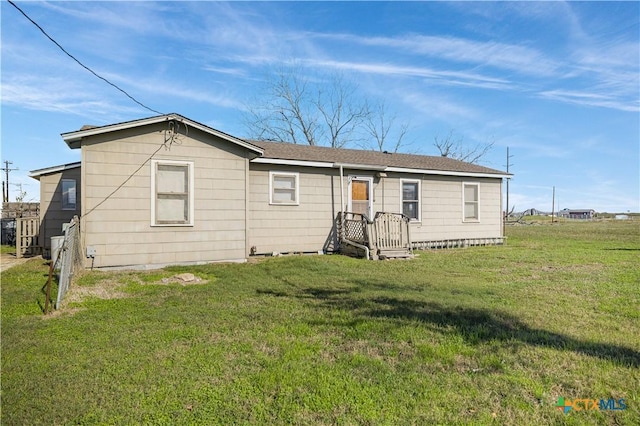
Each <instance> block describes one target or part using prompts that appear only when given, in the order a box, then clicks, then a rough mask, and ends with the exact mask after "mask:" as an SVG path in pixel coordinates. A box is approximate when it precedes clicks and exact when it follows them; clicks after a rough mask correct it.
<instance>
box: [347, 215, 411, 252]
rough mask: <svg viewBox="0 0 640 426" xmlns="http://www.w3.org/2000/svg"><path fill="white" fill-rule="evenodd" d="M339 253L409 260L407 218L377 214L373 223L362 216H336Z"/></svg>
mask: <svg viewBox="0 0 640 426" xmlns="http://www.w3.org/2000/svg"><path fill="white" fill-rule="evenodd" d="M338 230H339V235H340V240H341V247H340V251H341V252H342V253H345V254H349V255H355V256H366V257H368V258H369V259H373V260H376V259H392V258H411V257H413V252H412V248H411V236H410V234H409V218H408V217H406V216H404V215H402V214H398V213H386V212H377V213H376V215H375V217H374V218H373V220H370V219H369V218H368V217H367V216H366V215H364V214H360V213H353V212H345V213H344V217H343V216H342V215H341V214H339V217H338Z"/></svg>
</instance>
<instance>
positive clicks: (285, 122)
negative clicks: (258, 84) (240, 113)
mask: <svg viewBox="0 0 640 426" xmlns="http://www.w3.org/2000/svg"><path fill="white" fill-rule="evenodd" d="M296 70H298V68H289V69H286V68H280V69H279V70H278V71H277V72H275V73H274V74H273V75H272V76H271V78H270V79H269V80H268V81H267V82H266V90H265V95H264V96H263V97H262V98H259V99H254V100H253V101H252V102H251V104H249V105H248V106H247V111H248V113H247V116H246V117H245V124H246V126H247V128H248V130H249V132H250V133H251V136H252V137H253V138H256V139H259V140H274V141H278V142H292V143H296V144H300V143H301V144H309V145H317V144H318V139H319V136H320V135H319V132H320V127H319V118H320V117H319V114H318V112H317V111H316V110H315V108H312V107H313V102H314V96H313V94H312V93H311V89H310V88H309V85H310V84H309V81H308V80H307V79H306V78H304V77H303V76H302V74H301V73H300V72H297V71H296Z"/></svg>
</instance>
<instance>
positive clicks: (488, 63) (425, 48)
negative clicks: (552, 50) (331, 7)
mask: <svg viewBox="0 0 640 426" xmlns="http://www.w3.org/2000/svg"><path fill="white" fill-rule="evenodd" d="M318 36H319V37H322V38H332V39H337V40H341V41H348V42H352V43H355V44H360V45H363V46H370V47H383V48H387V49H393V50H396V51H397V50H400V51H403V52H405V53H410V54H413V55H423V56H429V57H433V58H437V59H440V60H447V61H452V62H456V63H467V64H470V65H473V66H485V67H493V68H498V69H506V70H510V71H516V72H519V73H522V74H527V75H529V74H534V75H536V76H540V75H554V74H555V73H556V72H557V69H558V67H559V65H558V64H557V63H555V62H554V61H553V60H550V59H549V58H547V57H546V56H545V55H544V54H543V53H542V52H539V51H537V50H535V49H533V48H529V47H526V46H522V45H516V44H508V43H502V42H497V41H495V40H487V41H477V40H468V39H464V38H458V37H444V36H424V35H409V36H399V37H378V36H376V37H362V36H356V35H351V34H318Z"/></svg>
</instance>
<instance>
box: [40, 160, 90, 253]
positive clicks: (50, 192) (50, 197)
mask: <svg viewBox="0 0 640 426" xmlns="http://www.w3.org/2000/svg"><path fill="white" fill-rule="evenodd" d="M62 179H73V180H75V181H76V208H75V210H63V209H62ZM39 180H40V242H41V244H42V245H43V247H44V249H45V250H49V249H50V248H51V237H55V236H59V235H63V232H62V225H63V224H65V223H69V221H71V219H72V218H73V216H75V215H78V216H79V215H80V208H81V206H80V200H81V189H80V185H81V184H80V168H79V167H77V168H73V169H68V170H64V171H62V172H56V173H52V174H48V175H42V176H40V178H39ZM45 254H48V253H45Z"/></svg>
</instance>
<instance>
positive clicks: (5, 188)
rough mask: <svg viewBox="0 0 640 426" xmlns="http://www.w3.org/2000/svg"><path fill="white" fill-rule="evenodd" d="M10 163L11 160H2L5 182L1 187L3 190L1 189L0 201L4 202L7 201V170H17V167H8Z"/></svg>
mask: <svg viewBox="0 0 640 426" xmlns="http://www.w3.org/2000/svg"><path fill="white" fill-rule="evenodd" d="M10 164H13V163H12V162H11V161H7V160H4V167H3V168H2V170H4V172H5V176H6V180H5V184H4V186H3V187H2V189H3V191H2V201H3V202H5V203H7V202H9V172H11V171H13V170H18V169H11V168H9V165H10Z"/></svg>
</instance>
